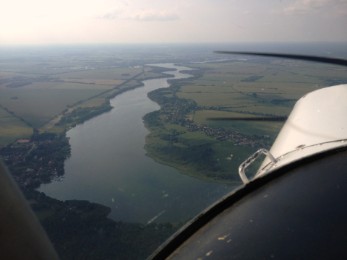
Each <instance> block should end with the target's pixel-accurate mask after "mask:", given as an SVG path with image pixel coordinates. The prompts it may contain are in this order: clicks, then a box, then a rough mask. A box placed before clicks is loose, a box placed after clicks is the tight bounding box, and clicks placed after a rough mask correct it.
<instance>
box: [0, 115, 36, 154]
mask: <svg viewBox="0 0 347 260" xmlns="http://www.w3.org/2000/svg"><path fill="white" fill-rule="evenodd" d="M0 126H1V127H0V148H1V147H2V146H4V145H6V144H8V143H12V142H14V141H15V140H17V139H18V138H19V137H20V138H29V137H30V136H31V135H32V128H31V127H29V126H28V125H26V124H25V123H24V122H23V121H21V120H19V119H18V118H17V117H15V116H13V115H11V114H9V113H8V112H7V111H5V110H4V109H3V108H0Z"/></svg>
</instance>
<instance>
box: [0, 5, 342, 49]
mask: <svg viewBox="0 0 347 260" xmlns="http://www.w3.org/2000/svg"><path fill="white" fill-rule="evenodd" d="M0 7H1V9H0V44H60V43H65V44H69V43H133V42H136V43H148V42H150V43H152V42H155V43H167V42H169V43H170V42H175V43H176V42H179V43H184V42H247V41H271V42H274V41H275V42H277V41H347V29H346V27H347V0H0Z"/></svg>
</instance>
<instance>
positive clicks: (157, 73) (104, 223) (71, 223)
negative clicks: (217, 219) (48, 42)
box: [0, 46, 347, 259]
mask: <svg viewBox="0 0 347 260" xmlns="http://www.w3.org/2000/svg"><path fill="white" fill-rule="evenodd" d="M217 47H218V46H217ZM147 48H148V49H144V50H143V51H141V52H139V51H137V49H136V48H135V47H134V48H133V49H131V48H130V49H126V51H124V50H122V49H121V47H119V46H118V47H117V46H116V47H110V46H104V47H103V46H101V47H98V48H96V47H95V46H94V47H93V46H91V47H86V46H84V47H81V48H78V47H76V46H74V47H71V48H68V47H66V49H65V48H63V47H59V48H58V47H57V48H53V47H52V49H49V48H47V49H45V48H44V49H39V48H33V49H30V48H29V49H25V48H24V49H16V48H13V49H11V48H10V49H9V50H7V51H6V52H1V55H0V155H1V158H2V160H3V161H4V162H5V164H6V165H7V167H8V169H9V170H10V172H11V173H12V175H13V178H14V179H15V180H16V182H17V183H18V184H19V186H20V188H21V189H22V190H23V192H24V194H25V195H26V197H27V199H28V201H29V202H30V204H31V205H32V208H33V209H34V211H35V212H36V214H37V216H38V217H39V219H40V221H41V223H42V224H43V226H44V227H45V228H46V231H47V233H48V235H49V236H50V238H51V240H52V241H53V243H54V245H55V247H56V249H57V251H58V253H59V254H60V256H62V259H71V258H74V257H77V258H79V259H83V258H84V257H85V256H87V255H88V254H87V252H85V251H84V249H86V248H88V247H89V246H92V245H93V246H94V247H95V250H94V251H93V254H95V256H97V255H103V256H104V258H105V259H106V258H112V257H118V258H122V256H129V255H130V256H131V257H132V258H134V259H136V258H140V259H141V258H143V257H144V256H147V255H148V254H150V253H151V252H152V251H153V250H154V249H155V248H156V247H157V246H158V245H159V244H160V243H161V242H162V241H163V240H164V239H165V238H167V237H168V236H169V235H170V234H172V233H173V232H174V231H175V230H177V228H179V227H180V226H181V225H182V224H183V223H181V222H180V223H155V222H154V220H155V219H156V218H158V217H160V216H161V215H162V214H164V211H161V212H159V214H158V215H156V216H155V217H154V218H153V219H152V220H153V221H149V222H148V223H147V224H146V225H145V224H142V223H126V222H125V223H124V222H118V221H115V220H112V219H110V218H108V214H109V213H110V209H109V208H108V207H106V206H103V205H100V204H97V203H92V202H88V201H87V200H85V201H80V200H66V201H61V200H58V199H56V198H50V197H49V196H47V195H45V194H44V193H42V192H39V191H38V190H37V189H38V188H39V187H40V186H41V185H42V184H47V183H50V182H52V181H57V180H60V179H63V178H64V174H65V172H64V163H65V161H66V160H67V159H68V158H69V157H70V154H71V147H70V143H69V138H68V137H67V135H66V133H67V131H69V130H70V129H72V128H74V127H76V126H78V125H81V124H83V123H85V122H87V121H88V120H92V119H93V118H95V117H97V116H99V115H101V114H104V113H107V112H109V111H110V110H112V106H111V103H110V100H111V99H112V98H114V97H116V96H119V95H121V94H122V93H125V92H128V91H131V90H134V89H137V88H141V87H143V81H144V80H148V79H159V78H164V77H169V78H170V76H168V74H165V72H168V71H170V69H169V68H165V67H161V66H160V64H176V65H179V66H183V67H185V68H187V69H186V70H185V71H182V73H186V74H189V75H190V77H187V78H183V79H176V80H170V79H169V80H168V81H169V83H170V86H169V87H168V88H158V89H156V90H154V91H152V92H150V93H148V97H149V98H150V99H151V100H152V101H154V102H156V103H157V104H158V105H159V106H160V109H159V110H156V111H153V112H151V113H148V114H146V115H145V116H144V117H143V124H144V125H145V127H146V128H147V130H148V134H147V136H146V138H145V141H144V143H145V145H144V149H145V152H146V156H148V157H150V158H151V159H152V160H154V161H155V162H157V163H159V164H163V165H168V166H170V167H173V168H174V169H176V170H178V172H179V174H182V175H187V176H190V177H193V178H195V179H198V180H202V181H206V182H211V183H223V184H225V185H237V184H239V183H240V179H239V177H238V172H237V169H238V166H239V165H240V164H241V163H242V162H243V161H244V160H245V159H247V158H248V156H249V155H251V154H252V153H254V152H255V151H256V150H257V149H259V148H267V149H269V148H270V147H271V144H272V143H273V141H274V140H275V138H276V135H277V133H278V132H279V130H280V129H281V127H282V125H283V123H284V122H285V120H286V118H287V116H288V114H289V113H290V111H291V109H292V107H293V105H294V104H295V102H296V101H297V100H298V99H299V98H300V97H301V96H303V95H305V94H306V93H308V92H310V91H314V90H316V89H319V88H322V87H327V86H331V85H336V84H342V83H346V82H347V74H346V69H345V68H343V67H339V66H333V65H324V64H316V63H309V62H304V61H293V60H286V59H277V58H260V57H249V56H228V55H218V54H215V53H213V48H211V46H206V48H201V49H199V50H195V51H194V52H192V50H193V49H194V47H193V46H187V47H186V48H183V47H182V46H181V47H180V48H178V49H177V53H176V54H175V53H174V54H173V52H174V51H173V49H170V54H168V52H167V49H165V48H161V49H160V51H158V49H157V48H156V46H150V47H148V46H147ZM174 50H175V49H174ZM153 64H156V66H153ZM125 138H126V137H125ZM95 156H98V155H95ZM100 159H101V158H100ZM249 174H250V175H251V174H254V172H253V173H252V172H251V173H249ZM165 196H166V197H168V194H166V193H163V197H165ZM112 200H114V199H113V198H112ZM62 219H64V221H62ZM152 222H154V223H152ZM66 223H68V224H66ZM86 237H88V238H90V239H89V240H88V241H87V239H86ZM143 241H146V243H143ZM115 245H117V247H118V248H122V250H118V251H117V250H116V251H115V250H114V246H115ZM139 245H141V246H139ZM135 246H137V249H138V250H137V251H133V250H132V249H131V248H134V247H135ZM76 248H79V250H76ZM81 248H82V249H81ZM88 256H91V255H88Z"/></svg>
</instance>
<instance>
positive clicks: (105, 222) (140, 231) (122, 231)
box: [1, 68, 179, 259]
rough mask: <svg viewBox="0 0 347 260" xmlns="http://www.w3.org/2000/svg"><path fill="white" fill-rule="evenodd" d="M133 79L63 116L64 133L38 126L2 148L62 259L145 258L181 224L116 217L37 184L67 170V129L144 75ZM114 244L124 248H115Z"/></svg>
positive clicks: (156, 73) (155, 72) (159, 74)
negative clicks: (98, 101)
mask: <svg viewBox="0 0 347 260" xmlns="http://www.w3.org/2000/svg"><path fill="white" fill-rule="evenodd" d="M169 70H170V69H168V70H166V69H164V68H153V69H152V70H151V73H147V75H141V76H140V75H137V77H138V78H141V81H142V80H147V79H150V78H168V77H170V76H169V75H167V74H163V72H164V71H169ZM133 80H134V79H133ZM129 83H131V85H130V84H129ZM128 84H129V85H127V86H125V85H124V86H123V87H122V88H118V89H115V91H112V92H108V93H107V95H106V96H105V100H107V102H105V103H104V104H102V105H101V106H98V107H93V108H88V107H85V108H84V109H82V108H77V109H76V110H71V112H70V113H68V115H65V117H64V116H62V117H61V120H60V122H59V123H58V126H59V127H60V128H61V129H63V130H64V131H63V133H54V132H49V131H48V132H44V133H40V132H39V131H37V130H35V131H34V135H33V136H32V137H31V138H30V139H23V140H20V141H18V142H15V143H13V144H11V145H9V146H7V147H6V149H3V150H2V152H1V153H2V157H3V158H4V159H5V162H6V164H7V165H8V166H9V169H10V171H11V172H12V175H13V176H14V178H15V179H16V181H17V183H18V184H19V186H20V187H21V189H22V191H23V192H24V194H25V196H26V198H27V199H28V201H29V203H30V204H31V206H32V209H33V210H34V212H35V213H36V215H37V216H38V218H39V219H40V221H41V223H42V225H43V226H44V227H45V230H46V232H47V233H48V235H49V237H50V239H51V240H52V242H53V244H54V245H55V248H56V249H57V251H58V253H59V255H60V257H61V258H62V259H72V258H78V259H83V258H85V257H87V256H88V257H92V256H93V255H95V256H98V257H100V256H102V258H105V259H110V258H117V259H121V258H123V257H127V258H128V257H129V256H131V258H132V259H144V258H145V257H147V256H148V255H149V254H150V253H151V252H152V251H153V250H154V249H156V248H157V247H158V246H159V245H160V243H162V242H163V241H164V240H165V239H166V238H167V237H168V236H169V235H171V234H172V233H173V232H174V231H175V230H176V229H177V228H178V227H179V225H178V226H174V225H173V224H158V223H150V224H148V225H145V224H139V223H124V222H119V221H114V220H112V219H110V218H109V214H110V212H111V209H110V208H109V207H106V206H103V205H101V204H97V203H92V202H88V201H81V200H66V201H62V200H57V199H53V198H50V197H48V196H46V195H45V194H44V193H41V192H38V191H37V190H35V189H37V188H38V187H39V186H40V185H41V184H44V183H46V184H47V183H50V182H51V181H52V180H55V181H57V180H59V179H60V178H61V177H62V176H64V162H65V160H66V159H67V158H68V157H69V156H70V151H71V147H70V145H69V140H68V139H67V137H66V131H67V130H68V129H70V128H71V127H72V126H74V125H77V124H81V123H84V122H86V121H88V120H90V119H91V118H93V117H96V116H97V115H100V114H102V113H104V112H107V111H109V110H111V109H112V107H111V105H110V100H111V98H113V97H115V96H117V95H119V94H121V93H124V92H126V91H129V90H132V89H135V88H138V87H141V86H143V84H141V82H140V81H136V82H130V81H129V82H128ZM105 94H106V93H105ZM59 124H60V125H59ZM115 245H116V246H117V248H118V249H120V250H115V248H114V246H115ZM77 248H78V250H76V249H77ZM90 248H93V252H91V251H90ZM134 248H136V250H134Z"/></svg>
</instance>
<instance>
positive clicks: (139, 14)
mask: <svg viewBox="0 0 347 260" xmlns="http://www.w3.org/2000/svg"><path fill="white" fill-rule="evenodd" d="M98 18H99V19H105V20H116V19H120V20H135V21H145V22H152V21H175V20H179V16H178V15H177V14H175V13H173V12H168V11H166V10H153V9H141V10H135V11H129V10H114V11H112V12H109V13H106V14H104V15H101V16H99V17H98Z"/></svg>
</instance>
